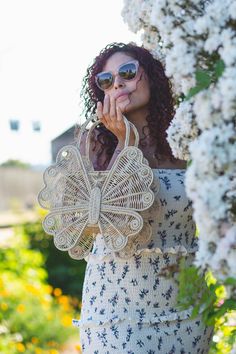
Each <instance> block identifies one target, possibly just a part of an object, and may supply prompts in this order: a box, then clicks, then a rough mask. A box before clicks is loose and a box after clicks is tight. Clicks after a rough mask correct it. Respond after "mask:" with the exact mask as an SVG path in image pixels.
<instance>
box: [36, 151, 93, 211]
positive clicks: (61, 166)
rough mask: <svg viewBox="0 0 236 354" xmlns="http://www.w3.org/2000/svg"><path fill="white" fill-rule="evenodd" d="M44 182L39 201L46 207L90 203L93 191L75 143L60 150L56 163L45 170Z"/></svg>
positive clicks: (51, 208) (55, 207) (54, 207)
mask: <svg viewBox="0 0 236 354" xmlns="http://www.w3.org/2000/svg"><path fill="white" fill-rule="evenodd" d="M44 183H45V187H44V188H43V189H42V191H41V192H40V193H39V196H38V201H39V204H40V205H41V206H42V207H43V208H45V209H50V210H54V209H57V208H60V207H64V206H73V205H78V204H80V205H81V204H82V205H87V204H88V201H89V195H90V191H91V184H90V181H89V176H88V174H87V172H86V169H85V167H84V164H83V160H82V157H81V155H80V153H79V152H78V150H77V149H76V147H75V146H73V145H68V146H65V147H63V148H62V149H61V150H60V151H59V153H58V155H57V161H56V164H54V165H52V166H50V167H48V168H47V169H46V171H45V172H44Z"/></svg>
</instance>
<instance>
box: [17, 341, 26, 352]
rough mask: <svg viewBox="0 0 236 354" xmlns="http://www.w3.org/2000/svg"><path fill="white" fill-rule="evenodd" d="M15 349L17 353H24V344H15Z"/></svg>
mask: <svg viewBox="0 0 236 354" xmlns="http://www.w3.org/2000/svg"><path fill="white" fill-rule="evenodd" d="M16 349H17V350H18V352H20V353H24V351H25V346H24V344H22V343H17V344H16Z"/></svg>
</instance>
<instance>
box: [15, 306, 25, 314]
mask: <svg viewBox="0 0 236 354" xmlns="http://www.w3.org/2000/svg"><path fill="white" fill-rule="evenodd" d="M16 311H17V312H20V313H22V312H24V311H25V305H24V304H19V305H18V306H17V309H16Z"/></svg>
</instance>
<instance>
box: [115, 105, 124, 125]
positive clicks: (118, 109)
mask: <svg viewBox="0 0 236 354" xmlns="http://www.w3.org/2000/svg"><path fill="white" fill-rule="evenodd" d="M116 113H117V120H118V122H122V121H124V118H123V115H122V111H121V109H120V107H119V106H116Z"/></svg>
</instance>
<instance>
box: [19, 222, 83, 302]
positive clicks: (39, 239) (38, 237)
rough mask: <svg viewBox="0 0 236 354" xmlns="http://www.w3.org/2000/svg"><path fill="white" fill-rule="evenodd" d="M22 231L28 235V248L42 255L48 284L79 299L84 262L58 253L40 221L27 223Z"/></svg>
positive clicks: (64, 253) (51, 238)
mask: <svg viewBox="0 0 236 354" xmlns="http://www.w3.org/2000/svg"><path fill="white" fill-rule="evenodd" d="M23 229H24V232H25V233H26V234H27V235H29V241H30V247H31V248H32V249H34V250H38V251H40V252H41V253H42V254H43V255H44V259H45V267H46V270H47V274H48V282H49V284H51V285H52V286H53V287H59V288H61V289H62V291H63V293H64V294H68V295H71V296H76V297H77V298H81V297H82V288H83V280H84V273H85V268H86V261H85V260H80V261H79V260H74V259H72V258H71V257H70V256H69V255H68V253H67V252H62V251H59V250H58V249H57V248H56V247H55V245H54V243H53V237H52V236H50V235H47V234H46V233H45V232H44V230H43V228H42V223H41V220H39V221H38V222H36V223H27V224H25V225H24V226H23Z"/></svg>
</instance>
